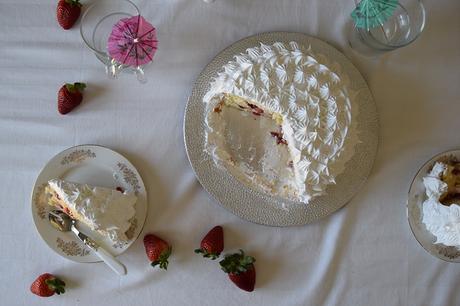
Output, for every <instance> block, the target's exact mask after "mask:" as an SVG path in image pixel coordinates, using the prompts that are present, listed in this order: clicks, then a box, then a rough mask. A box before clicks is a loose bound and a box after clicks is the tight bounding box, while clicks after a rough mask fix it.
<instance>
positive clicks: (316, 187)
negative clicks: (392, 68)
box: [203, 42, 358, 203]
mask: <svg viewBox="0 0 460 306" xmlns="http://www.w3.org/2000/svg"><path fill="white" fill-rule="evenodd" d="M242 101H246V104H247V105H249V107H250V108H251V109H252V114H254V115H256V116H254V118H251V114H249V116H248V115H247V113H246V116H245V117H246V118H245V117H244V115H243V117H241V121H244V120H249V119H254V120H256V119H259V118H260V117H266V118H265V119H262V120H272V121H273V124H274V125H275V126H276V125H277V126H279V129H280V131H281V132H280V135H282V140H280V139H281V138H280V137H278V140H277V142H278V144H280V143H281V146H282V145H283V144H285V148H280V149H279V152H278V153H277V155H278V156H279V161H278V162H279V163H281V164H282V167H281V168H283V167H284V168H286V169H283V170H276V169H275V170H273V168H277V169H278V168H280V167H278V166H276V167H275V166H274V164H273V163H272V164H271V166H270V167H267V166H266V164H267V163H266V162H265V161H264V165H265V168H264V167H261V168H260V169H255V168H254V167H252V166H251V161H252V159H253V158H256V157H255V156H252V157H251V158H250V160H249V161H248V160H244V158H240V156H236V155H235V152H234V151H235V150H230V149H229V146H231V144H229V142H230V141H232V140H234V137H229V136H228V135H229V134H231V133H229V131H228V130H229V129H231V128H232V126H231V125H230V123H229V122H228V116H229V115H228V114H229V113H230V112H231V111H230V110H228V109H230V108H233V109H235V106H236V109H238V108H239V109H240V110H241V109H244V108H245V107H244V106H245V104H244V102H242ZM203 102H204V103H205V104H206V111H207V114H206V143H205V150H206V152H208V153H209V154H210V155H211V156H212V158H213V160H214V162H215V163H216V164H217V165H219V166H224V167H225V168H226V169H227V170H229V172H230V173H231V174H232V175H234V176H235V177H236V178H237V179H239V180H240V181H242V182H243V183H245V184H247V185H249V186H250V187H252V188H255V189H256V190H262V191H264V192H267V193H269V194H271V195H275V196H281V197H284V198H287V199H290V200H294V201H297V202H302V203H308V202H309V201H310V200H311V199H312V198H314V197H317V196H320V195H322V194H324V193H325V190H326V187H327V186H328V185H330V184H335V178H336V177H337V175H339V174H340V173H341V172H342V171H343V169H344V165H345V162H346V161H347V160H349V159H350V158H351V155H352V151H353V147H354V145H356V143H357V142H358V140H357V136H356V132H355V131H354V130H355V129H356V128H355V123H354V118H355V114H353V116H352V107H353V108H354V107H355V106H354V104H353V105H352V93H351V92H350V90H349V80H348V77H347V76H346V74H345V73H343V72H342V71H341V67H340V65H338V64H336V63H335V62H331V61H330V60H329V59H328V58H327V57H326V56H323V55H321V54H314V53H313V51H312V50H311V48H304V47H301V46H299V45H298V44H297V43H296V42H290V43H289V44H288V45H285V44H283V43H280V42H276V43H274V44H273V45H265V44H260V46H259V47H254V48H250V49H247V51H246V52H245V53H242V54H239V55H236V56H235V57H234V60H233V61H230V62H229V63H227V64H226V65H224V67H223V69H222V70H221V71H220V72H219V73H218V75H217V77H216V78H215V79H213V81H212V82H211V84H210V89H209V91H208V92H207V93H206V95H205V96H204V99H203ZM222 105H223V106H222ZM216 108H217V110H218V111H216ZM254 109H255V110H256V111H255V112H254ZM353 111H354V112H355V111H356V110H355V109H353ZM226 112H227V115H226V114H225V113H226ZM240 113H242V112H240ZM261 115H263V116H261ZM267 118H268V119H267ZM260 126H261V127H262V126H264V127H266V126H267V124H266V123H264V124H262V123H261V124H260ZM264 132H266V134H267V135H268V134H269V133H271V134H272V135H274V134H273V133H274V132H273V131H264ZM247 133H248V137H250V135H254V134H257V133H256V132H255V131H254V130H251V131H248V132H247ZM350 134H353V135H354V136H353V137H350ZM355 136H356V137H355ZM258 137H259V138H260V137H262V136H260V135H259V136H258ZM263 143H264V144H266V141H265V142H263ZM254 146H255V147H254V148H249V150H258V152H260V151H261V150H262V151H265V154H259V155H257V156H259V157H258V158H260V155H263V156H266V155H269V154H271V155H273V154H272V153H273V151H274V150H275V149H273V147H269V146H266V145H265V147H262V148H260V147H259V148H257V144H256V141H254ZM240 147H241V145H240ZM346 147H347V148H349V151H350V152H349V153H347V154H344V150H345V148H346ZM232 151H233V152H232ZM269 151H270V152H272V153H270V152H269ZM285 153H286V154H285ZM286 156H287V157H286ZM272 157H273V156H272ZM272 159H273V158H272ZM261 169H262V170H261ZM267 173H271V174H270V175H269V174H267Z"/></svg>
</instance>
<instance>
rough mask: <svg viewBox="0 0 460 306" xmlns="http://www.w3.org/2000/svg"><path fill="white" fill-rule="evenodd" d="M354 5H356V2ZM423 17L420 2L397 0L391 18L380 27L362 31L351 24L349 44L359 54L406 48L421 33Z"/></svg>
mask: <svg viewBox="0 0 460 306" xmlns="http://www.w3.org/2000/svg"><path fill="white" fill-rule="evenodd" d="M355 4H356V5H358V2H357V0H355ZM425 15H426V13H425V7H424V6H423V3H422V2H421V1H420V0H399V1H398V4H397V7H396V9H395V11H394V12H393V14H392V16H390V17H389V18H388V19H387V20H386V21H385V23H383V24H381V25H380V26H377V27H374V28H370V29H364V28H358V27H356V26H355V25H354V22H351V25H350V30H349V35H348V41H349V44H350V46H351V47H352V48H353V49H354V50H356V51H358V52H360V53H372V51H390V50H395V49H398V48H401V47H404V46H407V45H408V44H410V43H412V42H413V41H414V40H416V39H417V38H418V37H419V36H420V34H421V33H422V31H423V29H424V27H425ZM374 53H375V52H374Z"/></svg>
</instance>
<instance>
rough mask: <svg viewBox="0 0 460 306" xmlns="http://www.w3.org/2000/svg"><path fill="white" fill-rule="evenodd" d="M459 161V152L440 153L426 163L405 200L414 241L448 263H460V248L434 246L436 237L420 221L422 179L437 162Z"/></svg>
mask: <svg viewBox="0 0 460 306" xmlns="http://www.w3.org/2000/svg"><path fill="white" fill-rule="evenodd" d="M453 158H455V159H458V160H460V150H452V151H447V152H444V153H440V154H438V155H436V156H434V157H433V158H431V159H430V160H429V161H428V162H426V163H425V164H424V165H423V166H422V167H421V168H420V170H419V171H418V172H417V174H416V175H415V177H414V179H413V181H412V184H411V186H410V189H409V197H408V200H407V219H408V221H409V226H410V228H411V230H412V233H413V234H414V237H415V239H416V240H417V241H418V242H419V243H420V245H421V246H422V247H423V248H424V249H425V250H426V251H427V252H428V253H430V254H431V255H433V256H435V257H437V258H439V259H442V260H445V261H449V262H460V248H458V247H454V246H446V245H444V244H439V243H438V244H435V243H434V242H435V241H436V237H435V236H434V235H433V234H431V233H430V232H429V231H428V230H427V229H426V226H425V224H424V223H423V221H422V213H423V211H422V205H423V202H424V201H425V199H426V195H425V186H424V185H423V177H425V176H426V175H427V174H428V173H429V171H430V170H431V168H432V167H433V165H434V164H435V163H436V162H437V161H443V160H444V161H447V160H450V159H453Z"/></svg>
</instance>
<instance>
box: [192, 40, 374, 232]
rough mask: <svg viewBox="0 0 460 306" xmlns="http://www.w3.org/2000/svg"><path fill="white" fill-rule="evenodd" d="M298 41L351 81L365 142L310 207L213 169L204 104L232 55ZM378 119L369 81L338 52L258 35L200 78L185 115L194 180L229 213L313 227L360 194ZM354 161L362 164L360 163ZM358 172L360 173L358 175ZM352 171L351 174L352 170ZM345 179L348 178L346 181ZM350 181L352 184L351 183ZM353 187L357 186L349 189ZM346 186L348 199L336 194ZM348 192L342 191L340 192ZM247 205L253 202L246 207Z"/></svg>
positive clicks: (267, 222) (368, 169)
mask: <svg viewBox="0 0 460 306" xmlns="http://www.w3.org/2000/svg"><path fill="white" fill-rule="evenodd" d="M290 41H296V42H297V43H298V44H299V45H302V46H304V47H309V46H311V48H312V50H313V52H315V53H321V54H323V55H326V56H328V58H329V59H332V60H333V61H335V62H338V63H339V64H340V66H341V67H342V70H343V71H345V72H346V74H347V75H348V77H349V78H350V88H351V89H352V90H353V91H354V92H356V97H355V99H356V101H357V103H358V104H359V108H360V111H359V114H358V119H357V121H358V130H359V138H360V141H361V143H360V144H359V145H358V146H357V147H356V148H355V154H354V156H353V157H352V159H351V160H350V161H349V162H348V163H347V164H346V169H345V171H344V173H342V174H341V175H339V176H338V177H337V184H336V185H331V186H329V187H328V188H327V194H326V195H325V196H321V197H318V198H315V199H314V200H313V201H311V202H310V203H309V204H308V205H304V204H300V203H296V202H293V201H289V200H285V199H282V198H278V197H273V196H269V195H266V194H263V193H261V192H259V191H256V190H252V189H250V188H249V187H247V186H246V185H244V184H242V183H241V182H239V181H238V180H237V179H235V178H234V177H233V176H231V175H230V174H229V173H227V171H225V170H223V169H219V168H217V167H216V166H214V163H213V162H212V160H211V159H210V158H209V156H206V154H205V153H204V103H203V102H202V97H203V95H204V94H205V93H206V91H207V90H208V88H209V82H210V80H211V79H212V77H214V76H215V75H216V73H217V72H218V71H220V70H221V68H222V66H223V65H224V64H226V63H227V62H228V61H230V60H232V59H233V56H234V55H237V54H239V53H242V52H245V51H246V49H247V48H251V47H255V46H258V45H259V44H260V43H261V42H262V43H264V44H273V43H274V42H282V43H285V44H287V43H289V42H290ZM378 129H379V127H378V117H377V109H376V105H375V103H374V100H373V97H372V94H371V92H370V90H369V88H368V86H367V83H366V81H365V80H364V78H363V77H362V75H361V74H360V72H359V71H358V70H357V69H356V67H355V66H354V65H353V64H352V63H351V62H350V60H349V59H348V58H346V56H345V55H343V54H342V53H341V52H340V51H338V50H337V49H335V48H334V47H332V46H331V45H329V44H327V43H326V42H324V41H322V40H319V39H318V38H315V37H312V36H308V35H306V34H303V33H295V32H267V33H261V34H256V35H253V36H250V37H247V38H244V39H242V40H240V41H237V42H235V43H234V44H232V45H230V46H229V47H227V48H225V49H224V50H223V51H221V52H220V53H219V54H218V55H217V56H216V57H215V58H214V59H213V60H212V61H211V62H210V63H209V64H208V65H207V66H206V67H205V68H204V69H203V71H202V72H201V73H200V75H199V76H198V77H197V79H196V81H195V84H194V87H193V90H192V92H191V95H190V96H189V99H188V101H187V105H186V109H185V113H184V125H183V133H184V144H185V149H186V153H187V157H188V159H189V162H190V164H191V166H192V169H193V170H194V172H195V175H196V177H197V179H198V181H199V182H200V184H201V185H202V186H203V188H204V189H205V190H206V191H207V192H208V193H209V194H210V195H211V196H212V197H213V198H214V199H215V200H216V201H217V202H218V203H219V204H220V205H221V206H222V207H224V208H225V209H227V210H228V211H230V212H232V213H233V214H235V215H237V216H239V217H241V218H243V219H245V220H247V221H250V222H254V223H258V224H263V225H269V226H298V225H305V224H308V223H311V222H315V221H317V220H319V219H321V218H323V217H326V216H328V215H330V214H332V213H333V212H335V211H337V210H338V209H340V208H341V207H343V206H344V205H346V204H347V203H348V202H349V201H350V200H351V198H352V197H353V196H354V195H355V194H356V193H357V192H358V191H359V190H360V189H361V187H362V186H363V185H364V183H365V181H366V180H367V178H368V176H369V175H370V173H371V170H372V167H373V164H374V161H375V156H376V154H377V148H378ZM356 159H359V160H358V162H357V161H356ZM356 169H358V171H356ZM352 170H353V171H352ZM344 174H347V177H345V175H344ZM347 179H348V180H347ZM350 182H353V186H349V185H350ZM344 183H346V185H347V186H348V188H346V190H345V193H343V192H342V193H341V195H343V194H345V196H340V197H338V195H339V192H340V191H342V190H337V189H338V188H341V186H342V185H343V184H344ZM342 189H344V188H342ZM334 194H335V196H334ZM245 203H251V204H250V205H246V204H245Z"/></svg>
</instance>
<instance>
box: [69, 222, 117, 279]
mask: <svg viewBox="0 0 460 306" xmlns="http://www.w3.org/2000/svg"><path fill="white" fill-rule="evenodd" d="M72 231H73V232H74V233H75V234H76V235H77V237H78V238H79V239H80V240H81V241H82V242H83V243H84V244H85V245H86V246H87V247H89V248H90V249H91V250H93V251H94V252H95V253H96V255H97V256H98V257H99V258H100V259H102V261H103V262H105V264H106V265H108V266H109V267H110V268H111V269H112V270H113V271H115V272H116V273H117V274H118V275H126V267H125V266H124V265H123V264H122V263H121V262H120V261H119V260H118V259H116V258H115V257H114V256H113V255H112V254H110V253H109V252H107V251H106V250H105V249H104V248H103V247H101V246H100V245H98V244H97V243H96V242H95V241H94V240H93V239H91V238H89V237H88V236H86V235H85V234H83V233H82V232H80V231H79V230H78V229H77V228H76V227H75V226H74V225H72Z"/></svg>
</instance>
